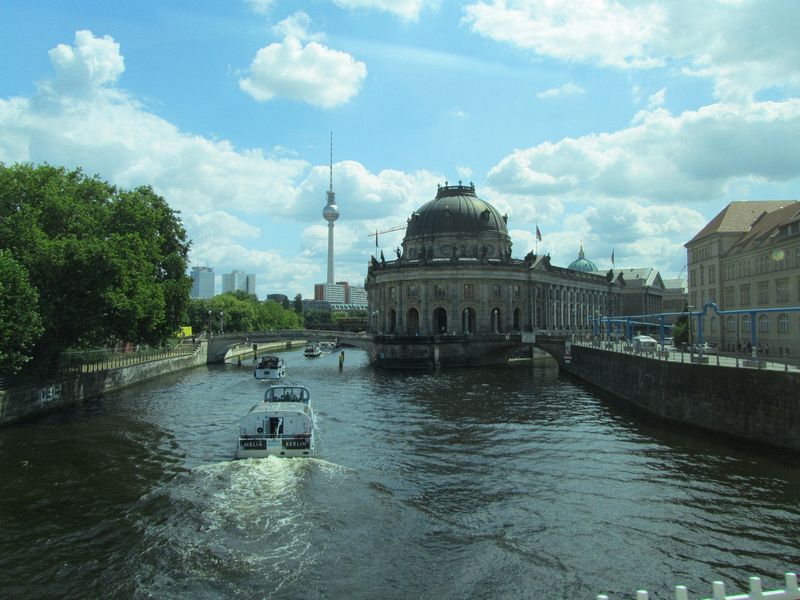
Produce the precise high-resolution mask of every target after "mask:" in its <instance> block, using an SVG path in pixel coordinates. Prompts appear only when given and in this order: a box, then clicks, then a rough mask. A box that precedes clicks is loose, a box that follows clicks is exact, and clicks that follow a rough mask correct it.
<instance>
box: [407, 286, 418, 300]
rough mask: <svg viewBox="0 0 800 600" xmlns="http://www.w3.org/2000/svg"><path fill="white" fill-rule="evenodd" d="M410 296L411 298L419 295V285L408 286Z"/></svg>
mask: <svg viewBox="0 0 800 600" xmlns="http://www.w3.org/2000/svg"><path fill="white" fill-rule="evenodd" d="M408 297H409V298H416V297H417V286H415V285H410V286H408Z"/></svg>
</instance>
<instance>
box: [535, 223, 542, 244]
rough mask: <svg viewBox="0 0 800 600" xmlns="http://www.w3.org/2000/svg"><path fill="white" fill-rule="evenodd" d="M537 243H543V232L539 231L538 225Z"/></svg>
mask: <svg viewBox="0 0 800 600" xmlns="http://www.w3.org/2000/svg"><path fill="white" fill-rule="evenodd" d="M536 241H537V242H541V241H542V232H541V231H539V226H538V225H537V226H536Z"/></svg>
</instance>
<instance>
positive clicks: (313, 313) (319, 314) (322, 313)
mask: <svg viewBox="0 0 800 600" xmlns="http://www.w3.org/2000/svg"><path fill="white" fill-rule="evenodd" d="M303 318H304V319H305V323H306V325H325V324H329V323H332V322H333V321H332V318H331V311H329V310H321V309H318V308H312V309H309V310H307V311H306V312H305V313H304V314H303Z"/></svg>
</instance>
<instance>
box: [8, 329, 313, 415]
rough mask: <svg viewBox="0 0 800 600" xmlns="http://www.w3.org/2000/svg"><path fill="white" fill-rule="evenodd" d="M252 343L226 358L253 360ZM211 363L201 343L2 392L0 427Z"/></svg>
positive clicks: (271, 348) (277, 345)
mask: <svg viewBox="0 0 800 600" xmlns="http://www.w3.org/2000/svg"><path fill="white" fill-rule="evenodd" d="M304 343H305V342H303V341H296V340H290V341H281V342H270V343H267V344H263V343H262V344H255V345H256V347H257V349H256V352H255V354H258V355H261V354H264V353H268V352H275V351H279V350H287V349H290V348H292V347H294V346H298V345H302V344H304ZM253 355H254V352H253V344H241V345H238V346H235V347H233V348H231V349H230V350H228V352H227V353H226V358H237V357H238V358H239V359H240V360H242V359H246V358H252V357H253ZM207 363H208V342H207V341H206V340H202V341H201V342H199V344H198V346H197V348H196V349H195V351H194V353H193V354H185V355H182V356H176V357H170V358H160V359H157V360H151V361H144V362H140V363H135V364H130V365H125V366H121V367H118V368H114V369H104V370H98V371H91V372H85V373H74V374H72V375H69V376H66V377H63V378H62V379H61V380H59V381H54V382H49V383H37V384H31V385H26V386H20V387H15V388H10V389H7V390H0V427H2V426H3V425H7V424H9V423H14V422H17V421H23V420H25V419H31V418H34V417H37V416H39V415H41V414H44V413H46V412H49V411H52V410H57V409H60V408H64V407H67V406H73V405H77V404H80V403H81V402H82V401H84V400H86V399H88V398H93V397H97V396H101V395H103V394H104V393H107V392H110V391H112V390H118V389H120V388H124V387H126V386H129V385H133V384H136V383H140V382H142V381H147V380H148V379H153V378H155V377H160V376H161V375H166V374H168V373H174V372H176V371H182V370H184V369H191V368H194V367H198V366H201V365H205V364H207Z"/></svg>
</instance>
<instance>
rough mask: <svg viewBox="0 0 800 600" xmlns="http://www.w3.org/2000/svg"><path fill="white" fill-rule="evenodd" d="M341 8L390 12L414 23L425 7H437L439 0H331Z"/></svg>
mask: <svg viewBox="0 0 800 600" xmlns="http://www.w3.org/2000/svg"><path fill="white" fill-rule="evenodd" d="M333 1H334V3H335V4H336V5H338V6H341V7H342V8H348V9H357V8H367V9H376V10H382V11H385V12H390V13H392V14H394V15H395V16H398V17H400V18H401V19H405V20H407V21H416V20H417V19H419V14H420V12H422V9H423V8H424V7H425V6H426V5H430V6H438V4H439V0H434V1H433V2H431V1H430V0H333Z"/></svg>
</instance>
